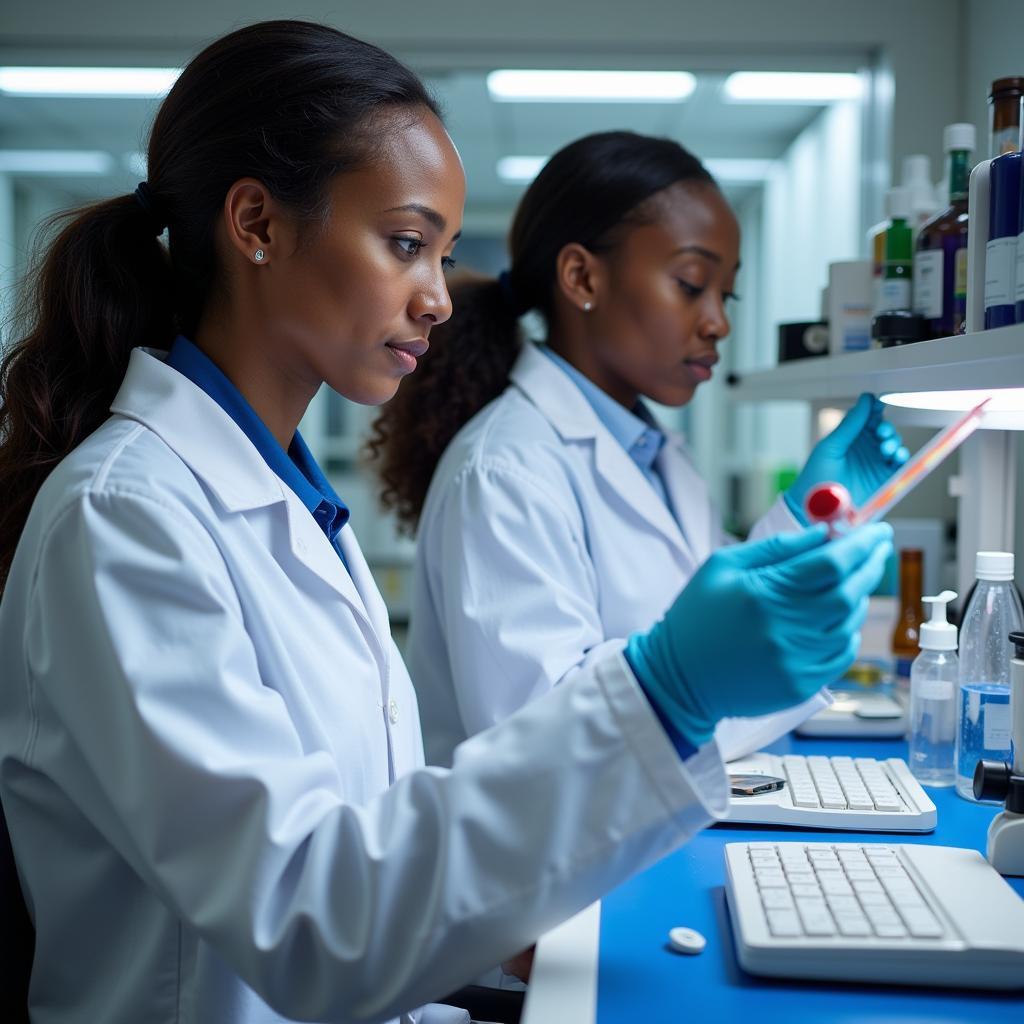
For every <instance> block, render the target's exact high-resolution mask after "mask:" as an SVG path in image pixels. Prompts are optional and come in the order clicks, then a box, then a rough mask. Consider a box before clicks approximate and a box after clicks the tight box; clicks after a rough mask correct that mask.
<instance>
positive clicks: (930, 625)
mask: <svg viewBox="0 0 1024 1024" xmlns="http://www.w3.org/2000/svg"><path fill="white" fill-rule="evenodd" d="M955 599H956V594H954V593H953V591H952V590H944V591H943V592H942V593H941V594H936V596H935V597H922V598H921V600H922V601H923V602H924V603H925V604H926V605H928V606H929V607H930V610H931V616H932V617H931V618H930V619H929V620H928V621H927V622H922V623H921V637H920V643H921V650H923V651H955V650H956V626H954V625H953V624H952V623H951V622H947V621H946V605H947V604H949V602H950V601H953V600H955Z"/></svg>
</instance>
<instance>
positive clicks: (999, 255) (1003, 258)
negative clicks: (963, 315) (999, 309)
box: [957, 236, 1017, 309]
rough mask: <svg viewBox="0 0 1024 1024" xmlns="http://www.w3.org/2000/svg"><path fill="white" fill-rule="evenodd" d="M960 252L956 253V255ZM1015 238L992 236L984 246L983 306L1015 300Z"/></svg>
mask: <svg viewBox="0 0 1024 1024" xmlns="http://www.w3.org/2000/svg"><path fill="white" fill-rule="evenodd" d="M959 255H960V254H959V253H957V256H959ZM1016 277H1017V238H1016V236H1011V237H1009V238H993V239H992V240H991V241H990V242H989V243H988V244H987V245H986V246H985V308H986V309H989V308H990V307H992V306H1006V305H1010V304H1011V303H1013V302H1014V301H1016V300H1015V298H1014V292H1015V290H1016V289H1015V285H1016Z"/></svg>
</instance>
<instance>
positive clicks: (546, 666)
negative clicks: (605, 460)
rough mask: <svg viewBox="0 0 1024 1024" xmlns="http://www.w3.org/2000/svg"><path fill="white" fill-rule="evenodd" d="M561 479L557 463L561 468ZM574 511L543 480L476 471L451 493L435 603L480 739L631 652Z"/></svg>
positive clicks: (435, 539) (435, 564)
mask: <svg viewBox="0 0 1024 1024" xmlns="http://www.w3.org/2000/svg"><path fill="white" fill-rule="evenodd" d="M555 471H556V472H557V466H556V467H555ZM573 514H574V510H573V509H570V508H567V507H566V504H565V502H564V500H560V496H559V495H557V494H555V493H553V492H552V490H551V489H550V487H548V486H547V485H546V484H545V482H544V481H543V480H542V479H540V478H539V477H538V476H537V475H536V474H534V473H529V472H527V471H526V470H525V469H524V468H523V467H521V466H518V465H509V464H505V463H503V462H499V461H497V460H493V461H488V462H485V463H483V464H478V463H473V464H471V465H470V466H468V467H466V468H465V469H463V470H462V471H461V472H460V473H459V474H458V476H457V477H456V478H455V479H454V481H453V482H452V484H451V486H450V487H449V488H448V489H447V493H446V495H445V499H444V507H442V508H441V509H440V510H439V515H438V518H437V520H436V521H435V524H434V528H433V529H432V531H431V533H430V535H429V537H428V538H427V543H430V544H432V545H436V547H435V548H433V549H432V551H431V558H430V564H431V567H432V568H431V571H432V573H433V574H434V579H433V580H432V586H433V593H434V603H435V608H436V609H437V612H438V617H439V620H440V624H441V627H442V632H443V635H444V636H445V638H446V640H447V647H448V657H449V660H450V664H451V676H452V682H453V685H454V688H455V696H456V700H457V702H458V707H459V713H460V715H461V718H462V723H463V725H464V727H465V730H466V733H467V734H468V735H470V736H472V735H473V734H475V733H477V732H480V731H482V730H483V729H487V728H489V727H490V726H492V725H494V724H495V723H497V722H500V721H502V720H503V719H505V718H507V717H508V716H509V715H510V714H512V713H513V712H514V711H515V710H516V709H517V708H520V707H523V706H524V705H526V704H528V703H529V702H530V701H531V700H534V699H535V698H536V697H538V696H540V695H541V694H543V693H545V692H547V691H548V690H549V689H550V688H551V687H552V686H553V685H555V684H556V683H559V682H561V681H563V680H564V679H565V678H566V677H567V676H568V675H570V674H571V673H572V672H574V671H576V670H577V669H579V668H581V667H584V666H586V665H588V664H590V663H592V662H593V661H594V660H596V659H599V658H601V657H604V656H607V654H608V653H609V652H610V651H613V650H620V649H621V648H622V647H623V646H624V644H625V640H624V638H621V637H620V638H606V637H605V635H604V630H603V627H602V624H601V621H600V618H599V615H598V608H599V606H600V593H599V589H598V583H597V578H596V574H595V571H594V567H593V564H592V562H591V560H590V557H589V555H588V554H587V552H586V550H585V537H584V533H583V526H582V523H581V522H579V521H574V519H573Z"/></svg>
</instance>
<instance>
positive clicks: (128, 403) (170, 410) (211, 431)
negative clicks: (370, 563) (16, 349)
mask: <svg viewBox="0 0 1024 1024" xmlns="http://www.w3.org/2000/svg"><path fill="white" fill-rule="evenodd" d="M165 357H166V353H165V352H160V351H156V350H149V349H141V348H137V349H134V350H133V352H132V354H131V358H130V360H129V364H128V372H127V373H126V374H125V379H124V383H123V384H122V385H121V389H120V390H119V391H118V393H117V396H116V397H115V399H114V402H113V404H112V405H111V412H113V413H117V414H120V415H122V416H126V417H128V418H130V419H134V420H136V421H137V422H139V423H142V424H144V425H145V426H147V427H148V428H149V429H150V430H152V431H154V433H156V434H157V435H159V436H160V437H161V438H162V439H163V441H164V443H165V444H167V445H168V446H169V447H170V448H171V449H172V450H173V451H175V452H176V453H177V454H178V456H179V457H180V458H181V459H182V461H183V462H185V463H186V464H187V465H188V466H189V468H190V469H191V470H192V472H193V473H195V474H196V476H198V477H199V478H200V479H201V480H203V482H204V483H205V484H206V485H207V487H209V489H210V490H211V491H213V493H214V494H215V495H216V496H217V499H218V500H219V501H220V503H221V504H222V505H223V506H224V508H225V509H226V510H227V511H228V512H232V513H239V514H242V515H244V514H245V513H247V512H253V511H255V510H257V509H264V508H267V507H269V506H273V505H280V506H283V508H281V510H280V511H281V514H282V518H283V519H284V521H285V524H286V529H287V531H288V547H289V549H290V551H291V553H292V556H293V557H294V558H295V560H296V561H298V562H299V563H301V564H302V565H303V566H305V568H306V569H308V570H309V571H310V572H311V573H313V574H314V575H315V576H317V577H318V578H319V579H320V580H322V581H323V582H324V583H326V584H327V586H329V587H330V588H331V589H332V590H334V591H335V592H337V593H338V594H339V595H340V596H341V597H342V598H343V599H344V601H345V602H346V604H348V605H349V606H350V607H351V609H352V611H353V613H354V614H355V616H356V618H357V620H358V621H359V623H360V627H361V628H362V629H363V631H364V633H366V634H367V637H368V638H370V637H372V638H373V639H374V641H375V642H374V643H372V644H371V646H372V647H374V649H375V650H376V649H379V651H380V660H381V664H382V665H386V663H387V644H386V643H385V641H384V638H385V637H386V636H387V635H388V631H387V626H386V622H387V615H386V612H385V613H384V623H385V628H384V630H383V632H381V631H380V630H379V629H378V628H377V626H378V623H377V622H374V621H373V619H374V618H379V616H375V615H374V614H372V612H371V611H370V607H371V606H372V603H373V598H376V599H377V600H378V601H379V600H380V598H379V595H378V594H377V591H376V587H374V586H373V585H372V580H369V570H366V569H365V566H366V563H365V561H364V560H363V558H362V555H361V554H358V545H356V544H355V542H354V538H353V540H352V545H351V546H352V548H353V554H354V555H357V561H358V564H359V565H360V566H361V570H360V571H361V572H363V571H365V578H363V579H362V582H363V583H364V584H366V583H367V581H368V582H369V585H362V586H358V587H357V582H356V581H355V580H354V579H353V577H352V576H350V575H349V573H348V572H347V571H346V569H345V566H344V565H343V564H342V562H341V559H340V558H339V557H338V553H337V552H336V551H335V550H334V548H333V547H332V546H331V543H330V541H328V539H327V537H326V536H325V535H324V533H323V531H322V530H321V529H320V527H319V526H317V524H316V521H315V520H314V519H313V517H312V516H311V515H310V514H309V511H308V510H307V509H306V507H305V506H304V505H303V504H302V502H301V501H300V499H299V497H298V495H296V494H294V493H293V492H292V491H291V490H290V489H289V488H288V487H286V486H285V485H284V484H283V483H282V482H281V480H280V479H279V478H278V477H277V475H276V474H275V473H274V472H273V470H271V469H270V467H269V466H268V465H267V464H266V462H265V461H264V460H263V457H262V456H261V455H260V453H259V452H258V451H257V450H256V448H255V447H254V446H253V444H252V442H251V441H250V440H249V439H248V438H247V437H246V436H245V434H244V432H243V431H242V430H241V428H240V427H239V426H238V425H237V424H236V423H235V421H234V420H232V419H231V417H230V416H229V415H228V414H227V413H226V412H225V411H224V410H223V409H222V408H221V407H220V406H219V405H218V404H217V402H215V401H214V400H213V399H212V398H210V396H209V395H207V394H206V392H205V391H203V390H202V389H201V388H199V387H197V386H196V385H195V384H193V383H192V381H190V380H189V379H188V378H187V377H185V376H184V375H183V374H180V373H178V371H177V370H175V369H173V368H172V367H169V366H167V365H166V363H165V362H164V359H165ZM342 533H343V534H344V533H348V534H350V535H351V533H352V531H351V530H350V529H345V530H343V531H342ZM348 555H349V551H348V549H346V557H348ZM349 564H350V565H353V562H351V561H350V562H349ZM363 595H367V600H366V601H364V597H363Z"/></svg>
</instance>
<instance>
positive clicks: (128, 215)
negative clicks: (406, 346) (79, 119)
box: [0, 21, 438, 588]
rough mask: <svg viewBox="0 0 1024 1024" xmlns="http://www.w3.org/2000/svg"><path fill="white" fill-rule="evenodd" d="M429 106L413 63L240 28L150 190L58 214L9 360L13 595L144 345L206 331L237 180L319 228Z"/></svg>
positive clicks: (158, 124) (5, 552) (4, 420)
mask: <svg viewBox="0 0 1024 1024" xmlns="http://www.w3.org/2000/svg"><path fill="white" fill-rule="evenodd" d="M416 108H421V109H426V110H429V111H431V112H432V113H434V114H437V113H438V111H437V106H436V104H435V103H434V101H433V100H432V99H431V98H430V96H429V95H428V94H427V92H426V90H425V89H424V87H423V84H422V83H421V82H420V81H419V79H418V78H417V77H416V76H415V75H414V74H413V73H412V72H411V71H409V70H408V69H407V68H406V67H404V66H403V65H402V64H400V63H399V62H398V61H396V60H395V59H394V58H393V57H391V56H390V55H389V54H387V53H385V52H384V51H383V50H380V49H378V48H377V47H375V46H371V45H370V44H368V43H363V42H360V41H359V40H357V39H353V38H352V37H351V36H347V35H345V34H344V33H342V32H338V31H336V30H335V29H332V28H328V27H326V26H323V25H315V24H311V23H308V22H300V21H274V22H264V23H261V24H258V25H252V26H249V27H248V28H244V29H240V30H239V31H237V32H233V33H231V34H230V35H228V36H225V37H224V38H223V39H220V40H218V41H217V42H215V43H213V44H212V45H211V46H209V47H207V49H205V50H204V51H203V52H202V53H200V54H199V55H198V56H197V57H196V58H195V59H194V60H193V61H192V62H191V63H190V64H189V65H188V67H187V68H186V69H185V70H184V72H183V73H182V74H181V76H180V78H179V79H178V81H177V82H176V83H175V85H174V87H173V88H172V89H171V91H170V93H168V95H167V98H166V99H165V100H164V102H163V104H162V105H161V107H160V111H159V113H158V115H157V117H156V120H155V122H154V124H153V130H152V133H151V136H150V142H149V151H148V166H149V181H148V183H146V184H145V185H144V186H143V187H140V190H139V192H138V193H136V194H135V195H132V196H123V197H121V198H117V199H111V200H108V201H106V202H102V203H98V204H96V205H94V206H91V207H88V208H87V209H85V210H84V211H81V212H78V213H71V214H65V215H63V216H61V217H58V218H56V219H55V221H54V224H55V225H56V226H58V227H59V226H62V230H60V233H59V234H57V236H56V238H55V240H54V241H53V242H52V244H51V245H50V247H49V249H48V250H47V251H46V252H45V253H44V255H43V256H42V258H41V259H40V260H39V261H38V263H37V265H36V266H35V267H34V268H33V270H32V272H31V274H30V277H29V281H28V286H27V288H26V290H25V294H24V298H23V301H22V303H21V306H20V308H19V315H18V317H17V319H16V321H15V325H16V330H17V331H18V337H19V340H17V341H16V342H15V343H14V344H13V345H12V347H11V348H10V350H9V351H8V353H7V354H6V356H5V357H4V359H3V362H2V363H0V494H2V495H3V500H2V503H0V588H2V587H3V585H4V583H5V581H6V578H7V574H8V572H9V570H10V565H11V560H12V559H13V557H14V550H15V547H16V546H17V543H18V538H19V537H20V536H21V531H22V529H23V528H24V525H25V520H26V519H27V517H28V513H29V509H30V507H31V505H32V502H33V500H34V498H35V496H36V493H37V492H38V490H39V488H40V486H41V485H42V483H43V481H44V480H45V478H46V476H47V475H48V474H49V472H50V471H51V470H52V469H53V467H54V466H55V465H56V464H57V463H58V462H59V461H60V460H61V459H62V458H64V456H65V455H67V454H68V453H69V452H70V451H71V450H72V449H73V448H75V447H77V445H79V444H80V443H81V442H82V441H83V440H84V439H85V438H86V437H87V436H88V435H89V434H90V433H92V432H93V431H94V430H96V429H97V428H98V427H99V426H100V425H101V424H102V423H103V421H104V420H105V419H106V418H107V416H108V415H109V409H110V404H111V401H112V400H113V398H114V395H115V394H116V392H117V389H118V387H119V386H120V384H121V381H122V378H123V377H124V373H125V370H126V368H127V365H128V358H129V354H130V352H131V350H132V349H133V348H135V347H136V346H138V345H147V346H152V347H155V348H167V347H168V346H169V344H170V343H171V341H172V340H173V338H174V337H175V335H176V334H177V333H179V332H181V333H185V334H194V333H195V330H196V327H197V325H198V323H199V320H200V317H201V316H202V314H203V310H204V309H205V308H206V306H207V301H208V299H209V297H210V296H211V294H213V292H214V290H215V289H216V288H217V286H218V281H219V274H218V266H217V258H216V251H215V246H214V236H215V228H216V225H217V221H218V218H219V216H220V213H221V208H222V206H223V202H224V197H225V195H226V194H227V191H228V189H229V188H230V187H231V185H232V184H233V183H234V182H236V181H237V180H239V179H240V178H244V177H253V178H257V179H258V180H260V181H262V182H263V184H264V185H266V186H267V188H268V189H269V190H270V192H271V193H272V194H273V195H274V196H275V197H276V198H277V199H279V200H280V201H281V202H282V203H284V204H286V205H287V206H288V207H289V208H290V209H291V210H292V212H293V213H294V215H295V216H296V218H297V219H298V220H299V221H300V223H301V224H302V225H304V226H307V225H308V227H309V229H311V230H316V228H317V227H319V226H320V225H322V224H323V223H325V221H326V218H327V216H328V213H329V209H328V202H329V193H328V184H329V182H330V181H331V179H332V178H334V177H335V176H336V175H338V174H341V173H345V172H348V171H352V170H355V169H357V168H359V167H361V166H365V164H366V163H368V162H369V161H371V160H372V159H373V156H374V154H375V152H376V149H375V147H376V146H377V145H378V144H379V141H380V139H381V137H382V135H383V133H384V132H386V131H387V130H388V129H390V128H392V127H397V123H393V122H392V121H390V120H388V117H387V115H389V114H393V113H397V112H400V111H402V110H409V111H413V110H415V109H416ZM164 226H166V227H167V239H168V241H167V246H166V247H165V246H164V244H163V243H162V242H161V241H160V240H159V239H158V237H157V236H158V235H159V234H160V232H161V230H162V228H163V227H164Z"/></svg>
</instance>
